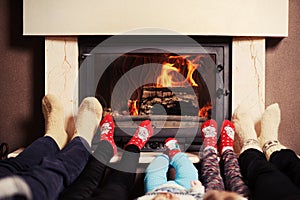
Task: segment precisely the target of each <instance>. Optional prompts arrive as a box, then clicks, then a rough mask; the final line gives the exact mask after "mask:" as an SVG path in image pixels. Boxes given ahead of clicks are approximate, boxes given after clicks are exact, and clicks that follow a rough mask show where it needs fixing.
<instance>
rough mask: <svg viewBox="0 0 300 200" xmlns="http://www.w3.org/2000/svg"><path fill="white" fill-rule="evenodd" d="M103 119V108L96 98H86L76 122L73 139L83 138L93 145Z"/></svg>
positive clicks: (80, 107)
mask: <svg viewBox="0 0 300 200" xmlns="http://www.w3.org/2000/svg"><path fill="white" fill-rule="evenodd" d="M101 118H102V106H101V104H100V103H99V101H98V100H97V99H96V98H95V97H86V98H85V99H83V100H82V102H81V104H80V106H79V109H78V114H77V119H76V122H75V128H76V129H75V134H74V136H73V137H76V136H81V137H83V138H84V139H85V140H86V141H87V142H88V143H89V145H91V142H92V139H93V137H94V134H95V132H96V130H97V128H98V126H99V123H100V120H101Z"/></svg>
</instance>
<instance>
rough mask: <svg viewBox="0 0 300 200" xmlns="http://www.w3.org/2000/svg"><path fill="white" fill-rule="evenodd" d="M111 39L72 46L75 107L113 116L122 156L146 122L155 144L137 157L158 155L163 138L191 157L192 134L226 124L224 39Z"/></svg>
mask: <svg viewBox="0 0 300 200" xmlns="http://www.w3.org/2000/svg"><path fill="white" fill-rule="evenodd" d="M114 37H115V36H111V37H103V36H99V37H91V36H89V37H88V36H85V37H80V38H79V42H78V43H79V55H80V69H79V98H80V100H82V99H83V98H85V97H86V96H96V97H97V99H98V100H99V101H100V102H101V104H102V105H103V108H104V110H105V112H108V113H110V114H111V115H113V116H114V120H115V124H116V129H115V141H116V143H117V145H118V146H119V147H121V148H122V146H123V145H124V144H126V143H127V141H128V140H129V139H130V137H131V135H132V134H133V133H134V131H135V129H136V127H137V126H138V124H139V123H140V122H141V121H142V120H145V119H150V120H151V121H152V124H153V127H154V136H153V137H152V138H151V139H150V141H149V142H148V143H147V144H146V145H145V147H144V148H143V149H142V151H162V150H163V142H164V140H165V139H166V138H168V137H176V138H177V139H178V140H179V141H180V144H181V145H182V149H184V150H185V151H198V150H199V148H200V146H201V143H202V142H201V134H200V130H199V126H201V124H202V123H203V122H204V121H205V120H208V119H211V118H212V119H215V120H216V121H217V122H218V123H219V124H221V122H222V120H223V119H228V117H229V116H230V112H231V110H230V105H231V102H230V90H231V88H230V81H231V80H230V77H229V72H230V70H231V69H230V44H231V42H232V41H231V38H229V37H223V38H220V37H219V38H213V37H187V36H179V35H177V36H117V38H114ZM98 137H99V132H98V133H97V134H96V136H95V138H98ZM97 141H98V140H97V139H95V140H94V145H95V146H96V144H97Z"/></svg>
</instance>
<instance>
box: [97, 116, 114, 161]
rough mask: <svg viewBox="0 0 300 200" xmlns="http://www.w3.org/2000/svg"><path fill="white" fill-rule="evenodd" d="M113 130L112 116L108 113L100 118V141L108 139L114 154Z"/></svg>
mask: <svg viewBox="0 0 300 200" xmlns="http://www.w3.org/2000/svg"><path fill="white" fill-rule="evenodd" d="M114 130H115V124H114V120H113V117H112V116H111V115H109V114H107V115H105V117H104V118H103V119H102V121H101V123H100V134H101V135H100V141H102V140H106V141H108V142H109V143H110V144H111V146H112V148H113V150H114V155H116V154H117V146H116V144H115V141H114Z"/></svg>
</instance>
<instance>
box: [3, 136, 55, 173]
mask: <svg viewBox="0 0 300 200" xmlns="http://www.w3.org/2000/svg"><path fill="white" fill-rule="evenodd" d="M58 152H59V147H58V146H57V144H56V142H55V141H54V140H53V139H52V138H51V137H48V136H46V137H41V138H38V139H37V140H35V141H34V142H33V143H32V144H30V145H29V146H28V147H26V149H24V151H23V152H21V153H20V154H19V155H18V156H17V157H15V158H8V159H6V160H3V161H0V177H4V176H8V175H12V174H15V173H17V172H18V171H23V170H27V169H28V168H30V167H33V166H35V165H38V164H40V163H41V161H42V159H43V157H45V156H51V155H55V154H57V153H58Z"/></svg>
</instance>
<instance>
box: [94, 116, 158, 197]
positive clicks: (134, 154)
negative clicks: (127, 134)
mask: <svg viewBox="0 0 300 200" xmlns="http://www.w3.org/2000/svg"><path fill="white" fill-rule="evenodd" d="M152 135H153V128H152V125H151V122H150V121H149V120H145V121H143V122H142V123H141V124H140V125H139V127H138V128H137V130H136V132H135V134H134V135H133V136H132V138H131V139H130V140H129V142H128V143H127V144H126V145H125V151H124V153H123V156H122V159H121V160H120V163H119V165H118V166H117V170H114V171H113V172H112V174H110V176H109V178H108V180H107V182H105V183H104V185H103V187H101V188H100V190H98V191H96V192H95V193H94V194H93V196H95V198H96V199H101V200H106V199H107V200H110V199H128V196H129V192H130V189H131V187H132V185H133V183H134V180H135V177H136V169H137V166H138V162H139V158H140V151H141V148H142V147H143V146H144V145H145V144H146V142H147V141H148V140H149V139H150V137H151V136H152Z"/></svg>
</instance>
